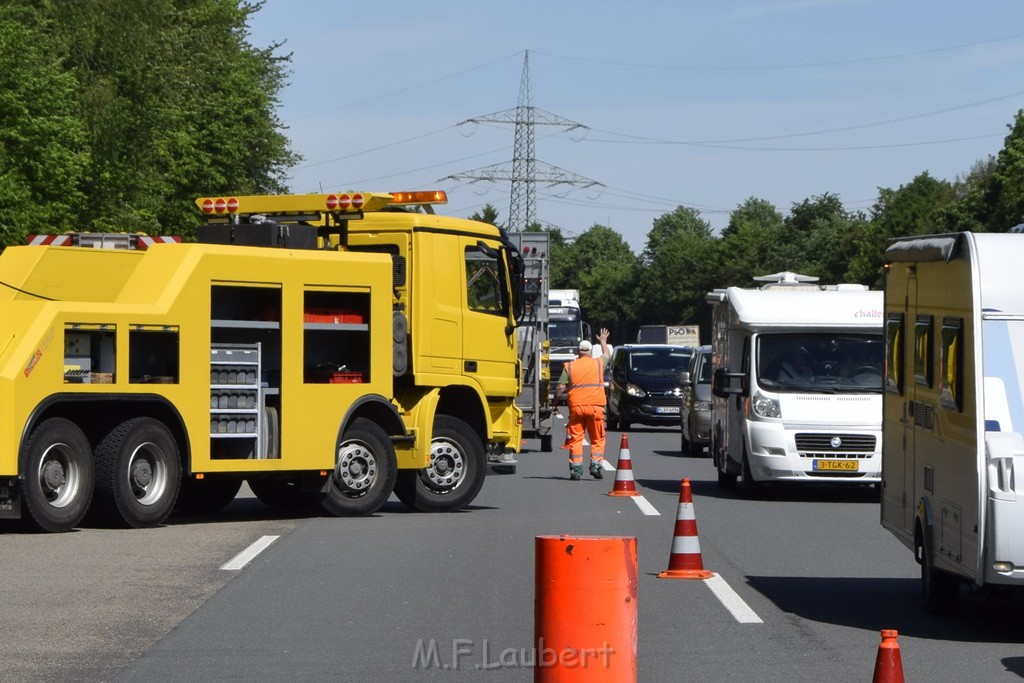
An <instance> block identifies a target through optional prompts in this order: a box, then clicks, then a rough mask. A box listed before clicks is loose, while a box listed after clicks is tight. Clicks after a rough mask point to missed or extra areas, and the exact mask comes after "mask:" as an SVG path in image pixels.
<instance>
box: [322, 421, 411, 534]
mask: <svg viewBox="0 0 1024 683" xmlns="http://www.w3.org/2000/svg"><path fill="white" fill-rule="evenodd" d="M397 473H398V460H397V459H396V457H395V448H394V446H393V445H392V444H391V439H390V438H388V435H387V433H386V432H385V431H384V430H383V429H381V427H380V426H379V425H377V424H375V423H373V422H371V421H370V420H367V419H365V418H358V419H357V420H355V421H354V422H353V423H352V426H351V427H349V428H348V429H346V430H345V434H344V436H342V440H341V445H340V446H338V457H337V460H336V463H335V465H334V472H332V473H331V476H330V477H329V478H328V484H327V491H326V493H325V494H324V498H323V501H322V503H323V506H324V509H325V510H327V511H328V512H330V513H331V514H332V515H338V516H342V515H370V514H373V513H374V512H376V511H377V510H379V509H380V508H381V506H382V505H384V503H386V502H387V500H388V497H389V496H390V495H391V490H392V489H393V488H394V487H395V476H396V475H397Z"/></svg>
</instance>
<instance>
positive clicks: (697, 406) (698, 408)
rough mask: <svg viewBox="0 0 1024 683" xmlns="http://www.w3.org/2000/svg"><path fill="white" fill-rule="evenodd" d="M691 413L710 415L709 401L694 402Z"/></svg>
mask: <svg viewBox="0 0 1024 683" xmlns="http://www.w3.org/2000/svg"><path fill="white" fill-rule="evenodd" d="M693 412H695V413H710V412H711V401H694V402H693Z"/></svg>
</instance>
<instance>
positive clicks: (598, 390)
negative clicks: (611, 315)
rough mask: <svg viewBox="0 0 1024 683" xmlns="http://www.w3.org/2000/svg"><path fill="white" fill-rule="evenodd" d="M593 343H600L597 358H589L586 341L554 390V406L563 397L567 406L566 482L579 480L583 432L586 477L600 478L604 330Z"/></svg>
mask: <svg viewBox="0 0 1024 683" xmlns="http://www.w3.org/2000/svg"><path fill="white" fill-rule="evenodd" d="M597 340H598V341H599V342H600V343H601V355H600V356H599V357H593V356H592V355H591V352H592V350H593V344H591V343H590V342H589V341H587V340H586V339H584V340H583V341H581V342H580V344H579V347H578V348H577V350H576V356H577V357H576V360H574V361H571V362H569V363H566V364H565V367H564V368H563V370H562V376H561V377H560V378H559V379H558V387H557V388H556V389H555V405H556V406H557V405H558V402H559V400H561V398H562V396H563V395H565V396H566V397H567V400H566V403H567V404H568V405H569V423H568V426H567V427H566V434H567V439H566V443H565V446H563V447H562V448H567V449H568V450H569V478H570V479H573V480H579V479H581V478H582V477H583V433H584V431H586V433H587V434H588V435H589V436H590V475H591V476H592V477H594V479H601V478H603V476H604V472H603V465H604V407H605V394H604V368H605V365H607V363H608V357H609V356H610V355H611V352H610V350H609V348H608V330H607V329H606V328H604V327H602V328H601V332H600V333H599V334H598V335H597ZM567 390H568V391H567Z"/></svg>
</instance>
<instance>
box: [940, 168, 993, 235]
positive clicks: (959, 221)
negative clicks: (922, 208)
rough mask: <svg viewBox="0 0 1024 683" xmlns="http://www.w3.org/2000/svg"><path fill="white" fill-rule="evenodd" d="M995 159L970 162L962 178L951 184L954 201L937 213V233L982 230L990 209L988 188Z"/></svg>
mask: <svg viewBox="0 0 1024 683" xmlns="http://www.w3.org/2000/svg"><path fill="white" fill-rule="evenodd" d="M995 168H996V160H995V158H994V157H991V156H990V157H988V158H987V159H983V160H981V161H978V162H976V163H975V164H974V166H973V167H972V168H971V170H970V171H969V172H968V174H967V176H966V177H963V178H957V179H956V181H955V182H954V183H953V196H954V200H953V202H952V203H951V204H949V205H947V206H946V207H945V208H944V209H943V210H942V211H941V212H939V221H940V224H941V227H940V228H939V229H938V230H937V232H963V231H970V232H985V226H986V224H987V223H988V216H989V214H990V213H991V209H990V207H989V205H988V201H989V200H988V195H989V188H990V187H991V185H992V175H993V173H994V172H995Z"/></svg>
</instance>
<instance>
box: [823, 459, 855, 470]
mask: <svg viewBox="0 0 1024 683" xmlns="http://www.w3.org/2000/svg"><path fill="white" fill-rule="evenodd" d="M812 468H813V469H814V470H815V471H816V472H856V471H857V470H859V469H860V462H859V461H857V460H815V461H814V463H813V464H812Z"/></svg>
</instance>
